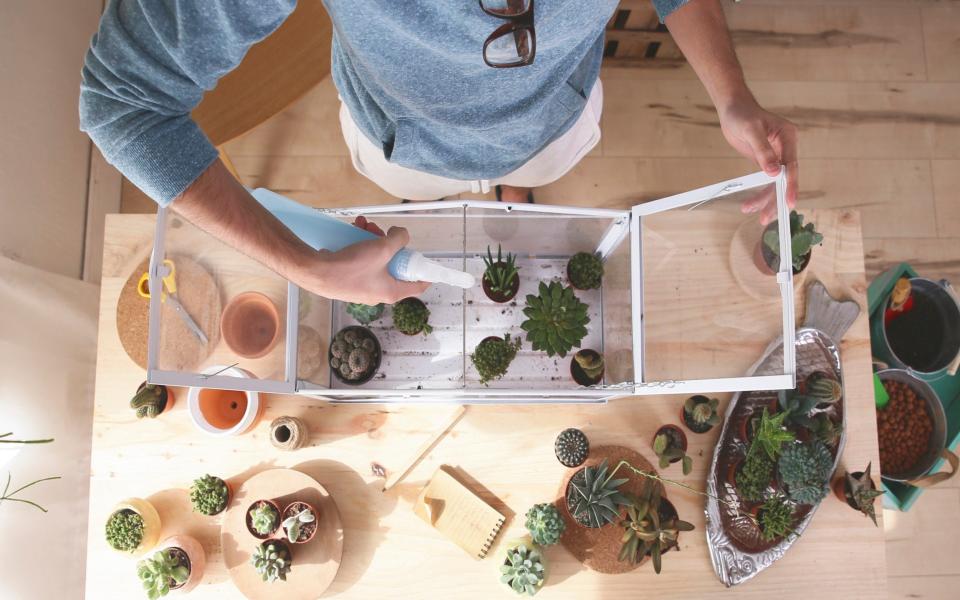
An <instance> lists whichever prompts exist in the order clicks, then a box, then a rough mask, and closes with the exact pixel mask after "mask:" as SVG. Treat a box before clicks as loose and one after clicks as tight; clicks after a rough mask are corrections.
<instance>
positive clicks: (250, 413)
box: [187, 366, 263, 436]
mask: <svg viewBox="0 0 960 600" xmlns="http://www.w3.org/2000/svg"><path fill="white" fill-rule="evenodd" d="M213 373H218V375H220V376H226V377H241V378H247V377H250V374H249V373H248V372H246V371H244V370H243V369H239V368H236V367H231V368H229V369H224V368H223V367H221V366H213V367H209V368H207V369H205V370H204V374H213ZM187 408H188V410H189V411H190V419H191V420H192V421H193V424H194V425H196V426H197V427H198V428H199V429H200V430H201V431H203V432H204V433H208V434H210V435H214V436H232V435H240V434H242V433H246V432H248V431H250V430H251V429H253V428H254V427H255V426H256V425H257V423H258V422H259V421H260V417H261V415H262V414H263V403H261V402H260V394H258V393H257V392H241V391H236V390H218V389H213V388H190V391H189V393H188V394H187Z"/></svg>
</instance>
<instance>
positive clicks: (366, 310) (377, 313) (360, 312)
mask: <svg viewBox="0 0 960 600" xmlns="http://www.w3.org/2000/svg"><path fill="white" fill-rule="evenodd" d="M384 308H385V306H384V305H383V304H382V303H381V304H374V305H373V306H371V305H369V304H359V303H356V302H348V303H347V307H346V310H347V314H348V315H350V316H351V317H353V318H354V319H356V320H357V322H358V323H360V324H361V325H369V324H370V323H373V322H374V321H376V320H377V319H379V318H380V317H381V316H382V315H383V310H384Z"/></svg>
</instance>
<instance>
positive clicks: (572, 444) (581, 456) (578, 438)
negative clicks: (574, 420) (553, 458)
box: [553, 427, 590, 469]
mask: <svg viewBox="0 0 960 600" xmlns="http://www.w3.org/2000/svg"><path fill="white" fill-rule="evenodd" d="M553 451H554V453H555V454H556V455H557V460H559V461H560V464H561V465H563V466H565V467H570V468H571V469H573V468H576V467H579V466H580V465H582V464H583V463H584V462H585V461H586V460H587V456H589V455H590V441H589V440H587V436H586V435H585V434H584V433H583V432H582V431H580V430H579V429H574V428H573V427H570V428H567V429H564V430H563V431H561V432H560V435H558V436H557V439H556V441H554V443H553Z"/></svg>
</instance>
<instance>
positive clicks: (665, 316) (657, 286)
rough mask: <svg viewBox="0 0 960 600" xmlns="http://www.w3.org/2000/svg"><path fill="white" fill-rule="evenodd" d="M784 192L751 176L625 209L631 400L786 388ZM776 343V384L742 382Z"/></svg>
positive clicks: (788, 291) (789, 382)
mask: <svg viewBox="0 0 960 600" xmlns="http://www.w3.org/2000/svg"><path fill="white" fill-rule="evenodd" d="M784 191H785V182H784V174H783V173H782V172H781V174H780V175H778V176H776V177H770V176H768V175H766V174H764V173H756V174H753V175H748V176H746V177H741V178H738V179H733V180H730V181H726V182H722V183H719V184H716V185H712V186H707V187H704V188H700V189H698V190H694V191H691V192H686V193H684V194H679V195H677V196H671V197H669V198H664V199H662V200H656V201H652V202H648V203H646V204H641V205H638V206H635V207H634V208H633V211H632V223H631V244H632V248H631V250H632V257H631V264H632V268H633V274H634V276H633V290H632V294H631V295H632V302H633V314H634V318H633V329H634V331H633V335H634V370H635V377H634V379H635V381H636V392H637V393H638V394H650V393H664V392H667V393H700V392H703V393H709V392H722V391H745V390H762V389H787V388H792V387H793V386H794V371H795V364H794V363H795V359H794V353H793V340H794V315H793V280H792V268H791V261H790V255H789V240H790V237H789V233H788V231H789V219H788V209H787V206H786V203H785V198H784ZM768 221H769V222H768ZM783 340H789V342H790V343H788V344H786V345H785V346H784V352H783V354H782V355H783V361H782V365H780V367H778V368H777V369H776V374H774V375H765V376H748V375H747V373H748V372H750V370H751V367H752V365H753V364H755V363H756V362H757V361H758V360H759V359H760V358H761V357H762V356H763V355H764V354H765V353H766V351H767V349H768V348H769V347H770V346H771V345H777V344H781V343H782V341H783Z"/></svg>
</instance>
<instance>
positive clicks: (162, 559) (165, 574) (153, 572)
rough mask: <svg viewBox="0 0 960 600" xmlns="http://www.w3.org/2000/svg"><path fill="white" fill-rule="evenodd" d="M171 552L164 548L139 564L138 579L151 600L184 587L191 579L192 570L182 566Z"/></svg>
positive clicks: (169, 549)
mask: <svg viewBox="0 0 960 600" xmlns="http://www.w3.org/2000/svg"><path fill="white" fill-rule="evenodd" d="M171 550H172V548H164V549H163V550H160V551H158V552H155V553H154V554H153V556H151V557H149V558H145V559H143V560H141V561H140V562H138V563H137V577H139V578H140V583H142V584H143V589H144V590H146V592H147V598H149V599H150V600H157V598H160V597H161V596H166V595H167V594H169V593H170V589H171V587H173V586H176V585H183V584H184V583H186V582H187V578H188V577H190V569H188V568H187V567H185V566H183V565H181V564H180V561H179V559H178V558H177V557H176V555H175V554H174V553H173V552H171ZM171 583H172V584H173V585H171Z"/></svg>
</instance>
